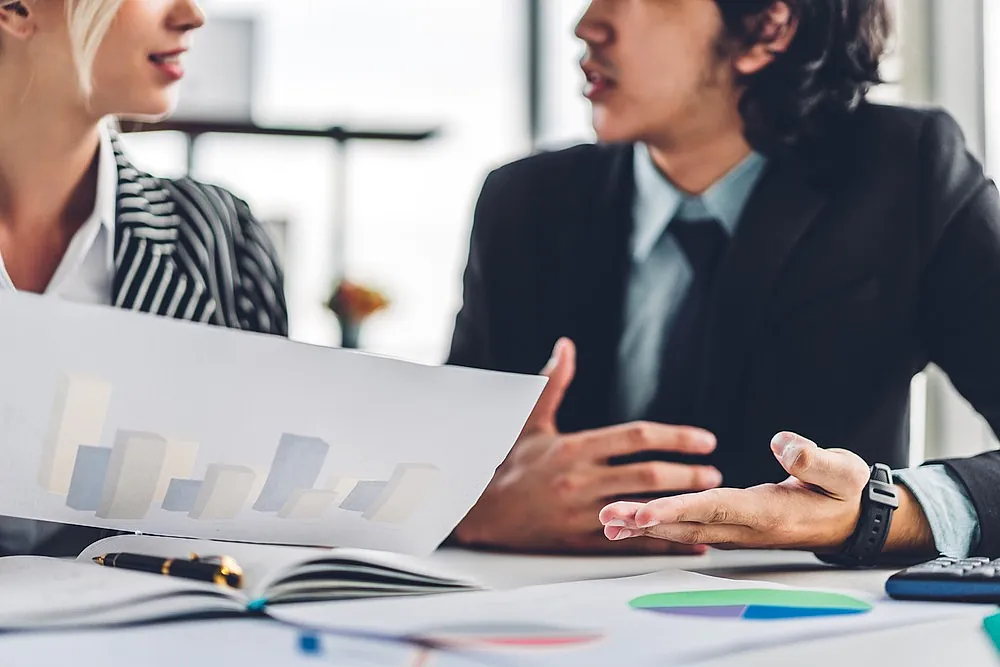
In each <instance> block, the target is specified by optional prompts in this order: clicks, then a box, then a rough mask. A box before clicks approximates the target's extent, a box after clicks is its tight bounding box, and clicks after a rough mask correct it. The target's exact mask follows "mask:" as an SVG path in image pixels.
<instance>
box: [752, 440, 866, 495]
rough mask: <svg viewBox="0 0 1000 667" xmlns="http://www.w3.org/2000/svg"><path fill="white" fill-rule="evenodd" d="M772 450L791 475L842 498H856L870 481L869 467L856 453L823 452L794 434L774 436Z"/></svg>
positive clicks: (829, 450) (841, 450) (838, 450)
mask: <svg viewBox="0 0 1000 667" xmlns="http://www.w3.org/2000/svg"><path fill="white" fill-rule="evenodd" d="M771 451H772V452H774V455H775V457H776V458H777V459H778V461H780V462H781V466H782V467H783V468H784V469H785V471H786V472H787V473H788V474H789V475H791V476H792V477H795V478H796V479H798V480H799V481H801V482H804V483H806V484H811V485H812V486H815V487H818V488H820V489H823V490H824V491H826V492H827V493H829V494H831V495H833V496H835V497H838V498H841V499H845V498H854V497H855V496H857V494H858V493H859V492H860V491H861V489H862V487H864V485H865V484H866V483H867V481H868V464H866V463H865V461H864V459H862V458H861V457H860V456H858V455H857V454H854V453H852V452H849V451H846V450H843V449H823V448H822V447H819V446H818V445H817V444H816V443H815V442H813V441H811V440H807V439H806V438H803V437H802V436H800V435H797V434H795V433H789V432H782V433H778V434H777V435H775V436H774V439H773V440H771Z"/></svg>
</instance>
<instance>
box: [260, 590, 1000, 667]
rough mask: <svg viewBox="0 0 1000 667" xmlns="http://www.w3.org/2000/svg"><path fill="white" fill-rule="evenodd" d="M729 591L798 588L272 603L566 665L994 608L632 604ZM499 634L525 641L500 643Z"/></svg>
mask: <svg viewBox="0 0 1000 667" xmlns="http://www.w3.org/2000/svg"><path fill="white" fill-rule="evenodd" d="M724 589H740V590H743V589H780V590H785V591H788V590H796V589H791V588H788V587H783V586H778V585H775V584H770V583H763V582H753V581H743V580H741V581H736V580H728V579H722V578H717V577H709V576H706V575H701V574H694V573H689V572H681V571H667V572H662V573H656V574H651V575H644V576H639V577H631V578H625V579H617V580H608V581H590V582H576V583H566V584H554V585H547V586H536V587H528V588H524V589H519V590H513V591H504V592H471V593H456V594H449V595H441V596H434V597H431V598H422V599H411V600H383V601H359V602H342V603H335V604H330V603H310V604H300V605H287V606H284V605H283V606H277V607H272V608H271V614H272V615H273V616H275V617H278V618H281V619H284V620H287V621H289V622H292V623H295V624H301V625H308V626H315V627H330V628H338V629H344V628H350V629H354V630H366V631H375V630H378V631H381V632H390V633H397V634H400V635H415V636H421V637H443V638H446V639H450V640H452V641H460V642H461V641H466V642H468V643H469V644H471V645H472V646H476V647H478V648H479V649H480V652H481V653H485V654H489V655H494V656H496V657H497V658H514V659H515V664H518V665H528V666H530V665H535V664H538V665H551V666H555V667H558V666H560V665H566V666H567V667H570V666H575V665H583V664H588V665H589V664H593V665H616V664H626V663H627V664H629V665H658V666H660V667H663V666H667V665H683V664H689V663H692V662H698V661H702V660H708V659H712V658H716V657H721V656H726V655H733V654H738V653H740V652H741V651H746V650H750V649H756V648H760V647H767V646H775V645H781V644H788V643H793V642H799V641H807V640H810V639H816V638H822V637H832V636H841V635H845V634H852V633H861V632H872V631H876V630H878V629H879V628H892V627H903V626H911V625H918V624H923V623H931V622H935V621H938V620H941V619H946V618H956V617H961V616H973V617H977V618H982V617H985V616H986V615H988V614H990V613H992V611H993V610H994V607H991V606H988V605H954V604H931V603H908V602H897V601H892V600H889V599H888V598H884V597H879V598H873V597H872V596H871V595H868V594H864V593H858V592H853V591H840V592H839V593H843V594H846V595H849V596H850V597H852V598H856V599H857V600H860V601H862V602H866V603H868V604H870V605H871V606H872V608H871V610H870V611H867V612H865V613H859V614H856V615H844V616H821V617H815V618H799V619H794V620H750V619H746V618H709V617H698V616H694V615H671V614H665V613H658V612H652V611H647V610H643V609H635V608H633V607H631V606H630V602H631V601H632V600H635V599H637V598H640V597H642V596H646V595H650V594H657V593H668V592H679V591H700V590H708V591H712V590H724ZM497 639H499V640H500V641H503V640H504V639H506V640H511V641H513V642H515V643H516V642H518V641H521V640H523V641H524V643H522V645H521V646H516V645H513V646H512V645H508V646H501V645H500V644H498V643H497V641H496V640H497ZM548 639H551V641H547V640H548ZM532 641H534V645H532Z"/></svg>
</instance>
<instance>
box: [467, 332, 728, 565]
mask: <svg viewBox="0 0 1000 667" xmlns="http://www.w3.org/2000/svg"><path fill="white" fill-rule="evenodd" d="M542 372H543V374H544V375H546V376H548V378H549V382H548V385H547V386H546V388H545V390H544V391H543V392H542V395H541V397H540V398H539V400H538V403H537V404H536V406H535V409H534V411H533V412H532V414H531V416H530V417H529V419H528V422H527V424H526V425H525V428H524V429H523V431H522V433H521V437H520V438H519V439H518V441H517V443H516V444H515V445H514V448H513V449H512V450H511V453H510V455H509V456H508V457H507V460H506V461H505V462H504V463H503V464H502V465H501V466H500V468H499V469H498V470H497V474H496V475H495V477H494V479H493V481H492V482H491V484H490V485H489V487H488V488H487V489H486V491H485V492H484V494H483V496H482V498H480V500H479V502H478V503H477V504H476V506H475V507H474V508H473V509H472V510H471V511H470V512H469V514H468V515H467V516H466V517H465V519H464V520H463V521H462V523H461V524H460V525H459V526H458V528H457V529H456V531H455V536H456V538H457V539H458V541H459V542H460V543H464V544H466V545H470V546H484V547H499V548H507V549H517V550H521V551H545V552H567V551H569V552H589V551H604V552H619V553H625V552H640V553H668V552H684V553H692V552H700V551H702V550H703V549H702V548H700V547H694V548H692V547H680V546H677V545H671V544H669V543H665V542H662V541H656V540H639V541H633V542H631V543H629V544H627V545H624V544H611V543H609V542H608V541H607V540H606V539H604V536H603V535H602V533H601V524H600V522H599V521H598V516H597V514H598V511H599V510H600V508H601V507H602V506H603V505H604V504H606V503H607V502H608V500H609V499H611V498H627V497H630V496H635V495H638V494H649V493H657V492H669V491H691V490H703V489H710V488H714V487H716V486H718V485H719V484H720V483H721V481H722V477H721V475H720V473H719V471H718V470H716V469H715V468H712V467H709V466H692V465H685V464H679V463H665V462H642V463H633V464H628V465H620V466H610V465H608V459H610V458H614V457H618V456H624V455H629V454H635V453H638V452H644V451H662V452H679V453H685V454H708V453H710V452H711V451H712V450H713V449H714V447H715V438H714V437H713V436H712V435H711V434H710V433H707V432H705V431H703V430H700V429H695V428H688V427H681V426H667V425H663V424H651V423H632V424H624V425H620V426H612V427H608V428H602V429H596V430H592V431H583V432H580V433H573V434H561V433H559V432H558V429H557V428H556V413H557V411H558V409H559V406H560V404H561V403H562V400H563V396H564V395H565V392H566V389H567V387H568V386H569V385H570V383H571V382H572V379H573V374H574V372H575V348H574V346H573V344H572V343H571V342H570V341H568V340H560V341H559V342H558V343H557V344H556V347H555V350H554V352H553V356H552V359H551V360H550V361H549V363H548V364H547V365H546V367H545V369H544V370H543V371H542Z"/></svg>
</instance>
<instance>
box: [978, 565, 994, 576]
mask: <svg viewBox="0 0 1000 667" xmlns="http://www.w3.org/2000/svg"><path fill="white" fill-rule="evenodd" d="M975 572H976V576H977V577H995V576H997V569H996V568H995V567H980V568H977V569H976V571H975Z"/></svg>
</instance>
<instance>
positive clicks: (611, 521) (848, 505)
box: [600, 433, 933, 553]
mask: <svg viewBox="0 0 1000 667" xmlns="http://www.w3.org/2000/svg"><path fill="white" fill-rule="evenodd" d="M771 450H772V451H773V452H774V455H775V456H776V457H777V458H778V460H779V461H780V462H781V465H782V467H784V469H785V471H786V472H788V474H789V475H790V477H789V478H788V479H786V480H785V481H783V482H781V483H780V484H762V485H760V486H756V487H753V488H749V489H713V490H710V491H705V492H702V493H693V494H686V495H680V496H675V497H672V498H660V499H657V500H653V501H651V502H649V503H624V502H619V503H612V504H610V505H608V506H607V507H605V508H604V509H603V510H601V512H600V520H601V523H602V524H604V526H605V529H604V534H605V536H606V537H607V538H608V539H609V540H612V541H619V540H625V539H627V538H630V537H639V536H644V537H656V538H660V539H663V540H667V541H671V542H676V543H679V544H708V545H714V546H716V547H718V548H751V549H754V548H760V549H802V550H808V551H813V552H816V553H824V552H832V551H835V550H837V549H839V548H840V547H841V545H843V544H844V543H845V542H846V541H847V539H848V538H849V537H850V536H851V534H852V533H853V532H854V528H855V526H856V525H857V523H858V518H859V516H860V512H861V493H862V491H863V489H864V488H865V486H866V485H867V483H868V476H869V467H868V465H867V464H866V463H865V462H864V460H862V459H861V457H859V456H857V455H856V454H853V453H851V452H849V451H847V450H844V449H821V448H819V447H817V446H816V444H815V443H813V442H811V441H809V440H806V439H805V438H803V437H800V436H798V435H795V434H793V433H779V434H778V435H776V436H775V437H774V439H773V440H772V441H771ZM932 547H933V536H932V534H931V531H930V527H929V526H928V524H927V519H926V517H925V516H924V514H923V511H922V510H921V509H920V506H919V504H918V503H917V502H916V500H915V499H914V498H913V496H912V495H910V493H909V492H908V491H907V490H906V488H905V487H900V506H899V509H897V510H896V513H895V515H894V516H893V523H892V527H891V531H890V533H889V539H888V541H887V543H886V550H887V551H913V552H917V551H924V550H928V553H929V550H930V549H931V548H932Z"/></svg>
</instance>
